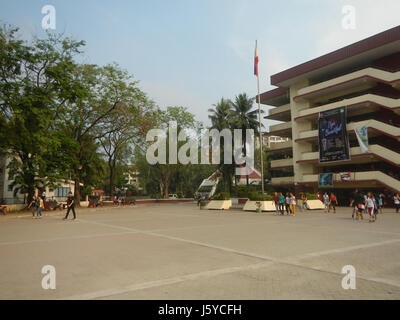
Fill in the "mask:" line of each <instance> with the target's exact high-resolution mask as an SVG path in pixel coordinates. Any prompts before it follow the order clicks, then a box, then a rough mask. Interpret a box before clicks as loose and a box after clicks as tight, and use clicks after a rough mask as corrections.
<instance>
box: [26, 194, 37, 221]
mask: <svg viewBox="0 0 400 320" xmlns="http://www.w3.org/2000/svg"><path fill="white" fill-rule="evenodd" d="M30 208H32V209H33V210H32V219H35V211H36V210H37V209H36V196H32V201H31V202H30V203H29V205H28V209H30Z"/></svg>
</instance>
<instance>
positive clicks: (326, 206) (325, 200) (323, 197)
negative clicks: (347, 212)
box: [322, 192, 329, 212]
mask: <svg viewBox="0 0 400 320" xmlns="http://www.w3.org/2000/svg"><path fill="white" fill-rule="evenodd" d="M322 200H323V202H324V206H325V212H328V211H329V195H328V193H327V192H325V193H324V195H323V196H322Z"/></svg>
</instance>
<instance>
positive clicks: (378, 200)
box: [350, 189, 400, 222]
mask: <svg viewBox="0 0 400 320" xmlns="http://www.w3.org/2000/svg"><path fill="white" fill-rule="evenodd" d="M384 198H385V195H384V194H383V193H380V194H379V195H377V196H375V195H374V194H373V193H372V192H368V193H367V194H362V193H361V192H359V191H358V189H356V190H354V192H353V195H352V199H351V201H350V207H352V208H353V212H352V215H351V216H352V218H353V219H354V218H355V219H356V220H362V219H363V213H367V214H368V215H369V222H375V221H376V217H377V214H378V213H383V207H384ZM395 198H396V195H395ZM398 199H399V201H400V197H399V198H398Z"/></svg>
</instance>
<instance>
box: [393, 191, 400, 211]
mask: <svg viewBox="0 0 400 320" xmlns="http://www.w3.org/2000/svg"><path fill="white" fill-rule="evenodd" d="M393 202H394V207H395V208H396V213H398V212H399V210H400V194H399V193H396V194H395V195H394V197H393Z"/></svg>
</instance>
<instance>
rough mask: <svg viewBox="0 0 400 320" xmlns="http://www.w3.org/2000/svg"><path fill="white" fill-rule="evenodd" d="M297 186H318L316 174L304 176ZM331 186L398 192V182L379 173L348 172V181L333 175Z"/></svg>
mask: <svg viewBox="0 0 400 320" xmlns="http://www.w3.org/2000/svg"><path fill="white" fill-rule="evenodd" d="M299 184H303V185H315V184H318V174H305V175H303V177H302V180H301V181H299ZM333 185H334V186H335V187H342V188H356V187H357V188H363V187H365V188H374V187H382V186H383V187H386V188H387V189H389V190H391V191H392V192H399V191H400V181H399V180H397V179H395V178H392V177H391V176H389V175H387V174H385V173H383V172H381V171H363V172H350V180H346V181H342V180H341V178H340V174H337V173H335V174H333Z"/></svg>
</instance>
